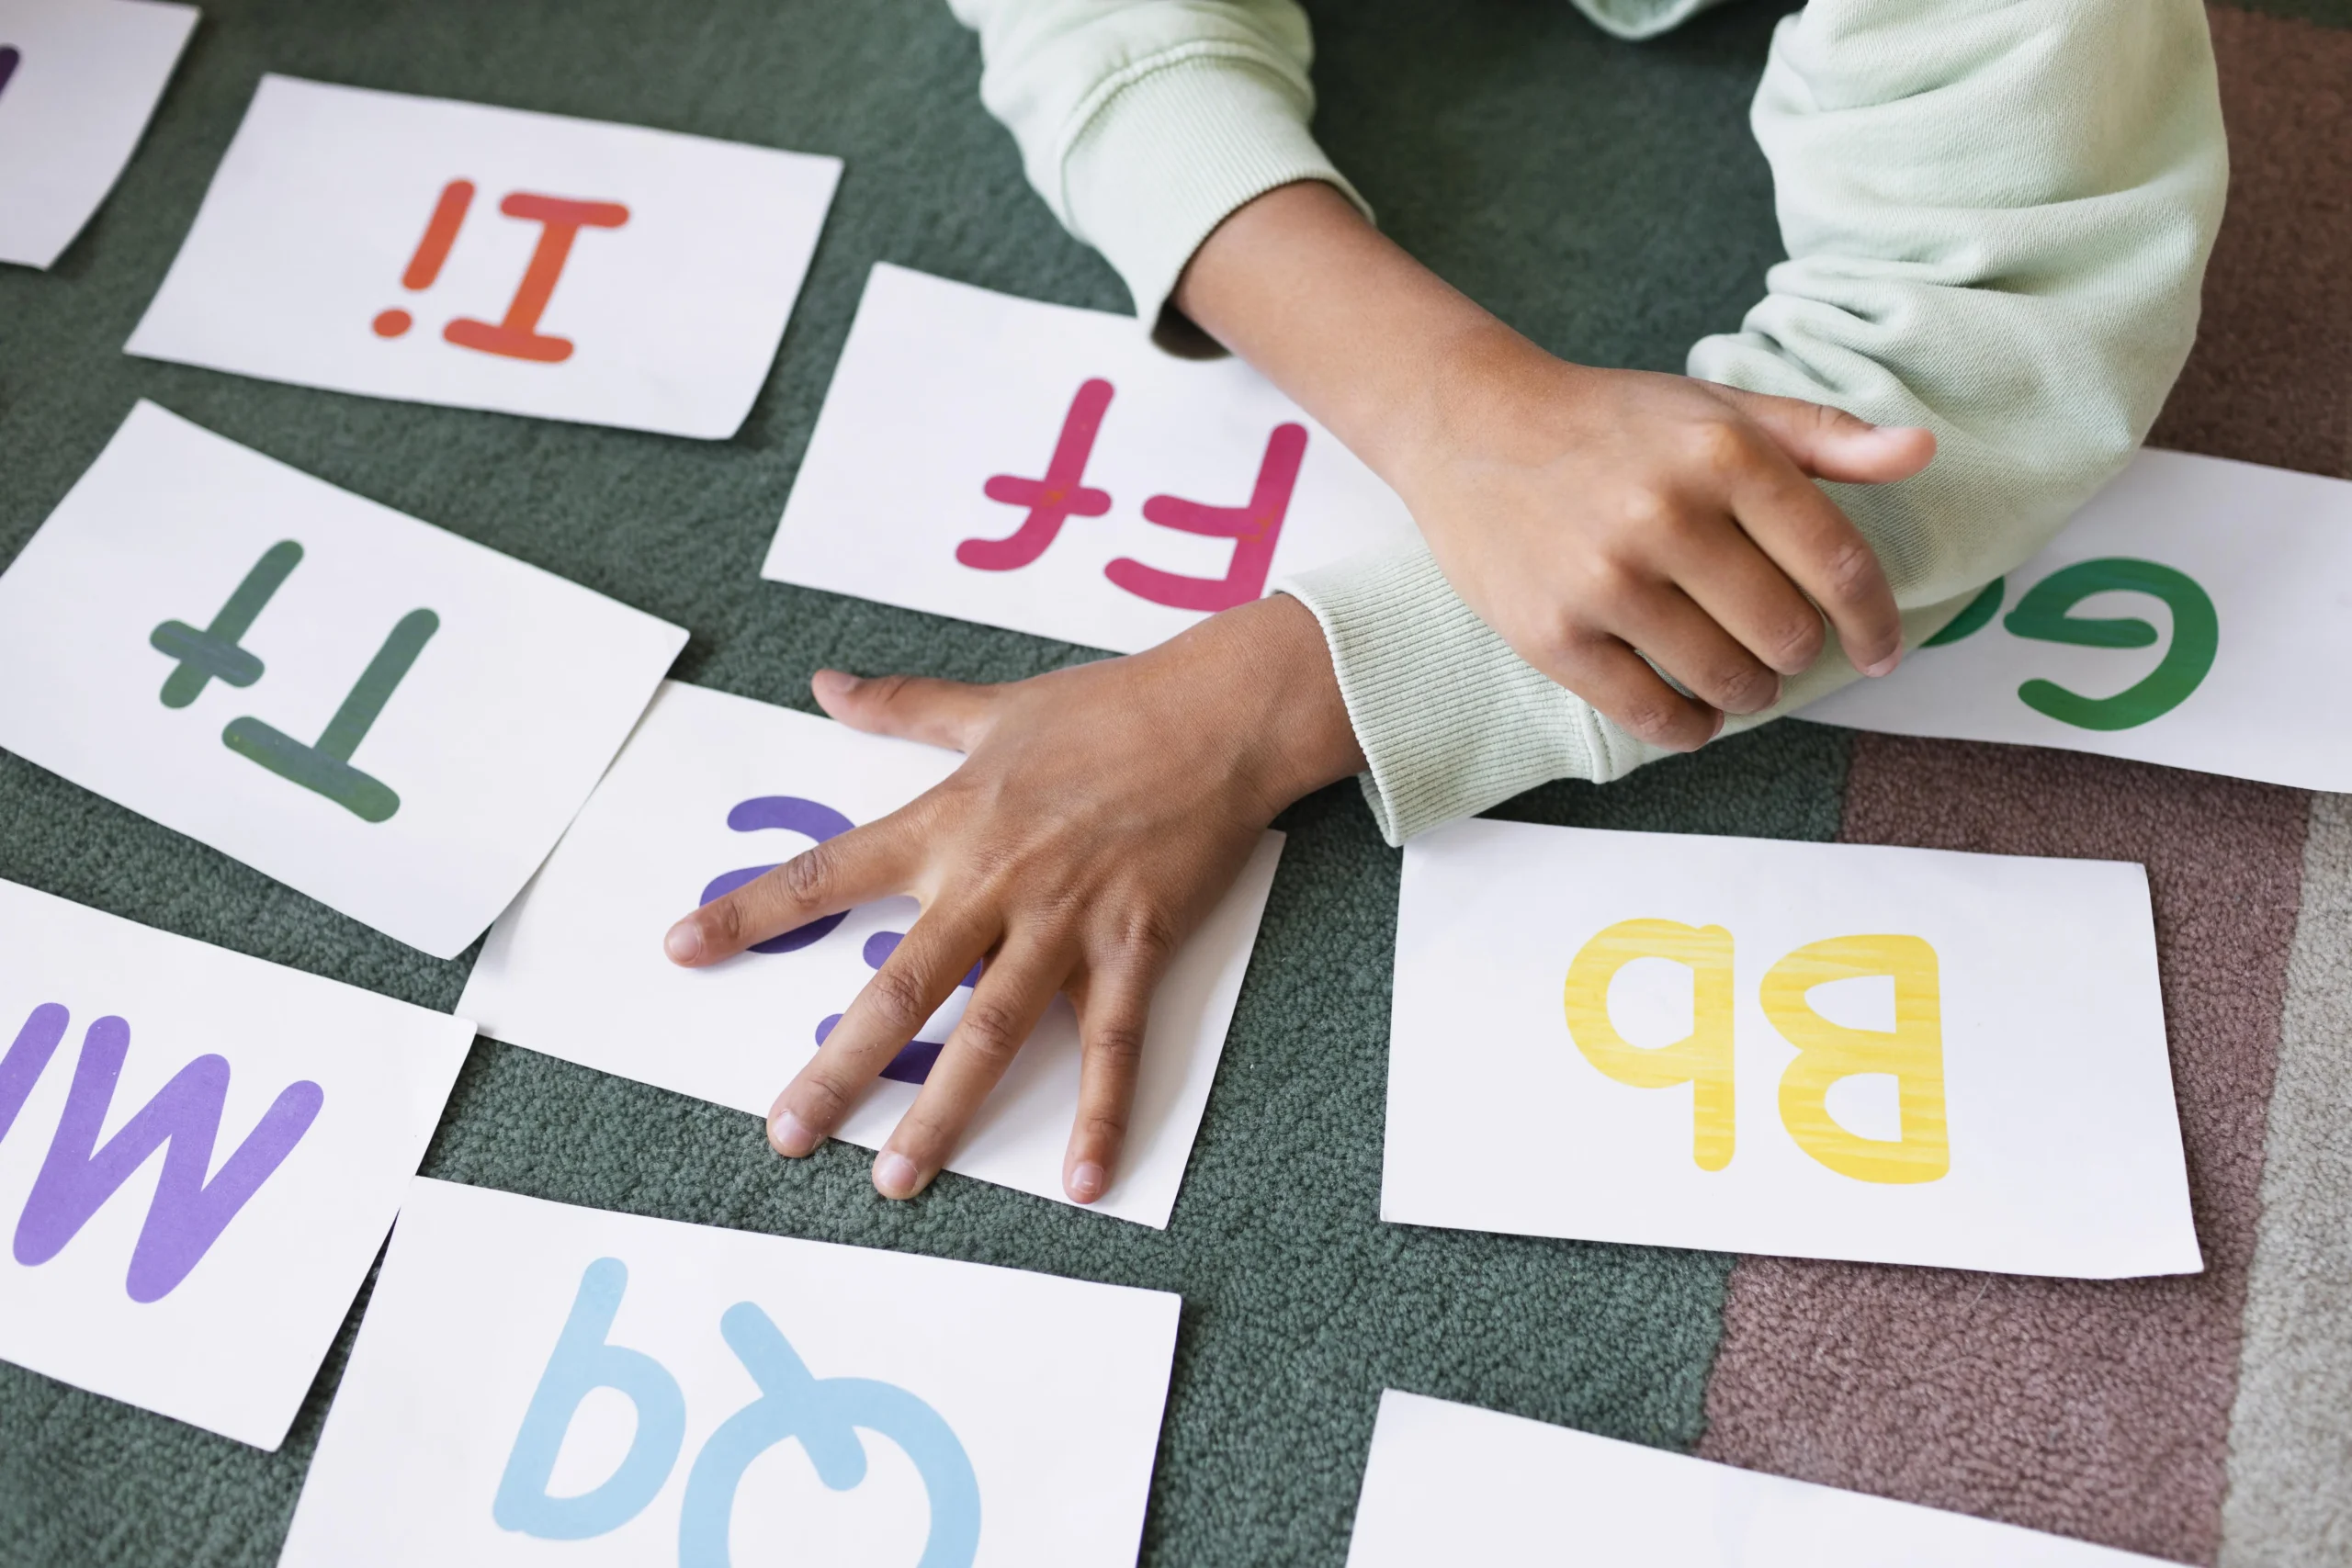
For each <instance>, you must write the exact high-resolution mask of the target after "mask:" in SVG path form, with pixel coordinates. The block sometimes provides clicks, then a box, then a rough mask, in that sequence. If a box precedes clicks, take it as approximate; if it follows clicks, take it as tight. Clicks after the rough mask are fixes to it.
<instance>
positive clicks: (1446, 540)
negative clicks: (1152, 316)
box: [1390, 326, 1935, 750]
mask: <svg viewBox="0 0 2352 1568" xmlns="http://www.w3.org/2000/svg"><path fill="white" fill-rule="evenodd" d="M1439 374H1440V376H1441V377H1442V386H1441V387H1440V389H1438V391H1437V395H1436V396H1435V397H1434V399H1433V400H1432V404H1431V407H1432V411H1433V417H1432V418H1431V419H1430V428H1429V429H1428V431H1427V432H1426V433H1425V434H1422V435H1421V436H1419V438H1418V439H1417V440H1416V441H1415V442H1414V443H1413V444H1412V446H1411V448H1410V450H1409V451H1408V452H1407V453H1404V454H1400V455H1399V457H1397V459H1396V460H1395V461H1393V462H1392V463H1391V465H1390V467H1391V470H1392V478H1393V482H1395V483H1396V484H1397V489H1398V491H1399V492H1400V493H1401V494H1402V495H1403V496H1404V499H1405V502H1406V504H1407V505H1408V506H1409V507H1410V508H1411V510H1412V513H1413V517H1414V520H1415V521H1416V522H1418V523H1419V525H1420V527H1421V533H1422V536H1423V537H1424V538H1426V539H1427V540H1428V541H1429V545H1430V552H1431V553H1432V554H1433V555H1434V556H1435V557H1436V558H1437V562H1438V565H1439V566H1440V567H1442V568H1443V569H1444V571H1445V574H1446V578H1447V580H1448V581H1451V582H1452V583H1453V587H1454V591H1455V592H1458V593H1460V594H1461V595H1462V597H1463V599H1464V601H1465V602H1466V603H1467V604H1469V605H1470V607H1471V608H1472V609H1473V610H1475V611H1476V612H1477V614H1478V616H1479V618H1480V619H1482V620H1484V621H1485V622H1486V623H1487V625H1488V626H1492V627H1494V629H1495V630H1496V631H1497V632H1498V633H1499V634H1500V635H1501V636H1502V637H1503V639H1504V640H1505V641H1507V642H1509V643H1510V645H1511V648H1512V649H1513V650H1514V651H1516V652H1517V653H1518V654H1519V656H1520V657H1521V659H1524V660H1527V661H1528V662H1529V663H1530V664H1532V665H1533V666H1535V668H1537V669H1538V670H1541V671H1544V673H1545V674H1546V675H1549V676H1550V677H1552V679H1553V680H1555V681H1556V682H1559V683H1560V684H1561V685H1563V686H1566V687H1567V688H1568V689H1569V690H1570V691H1572V692H1574V693H1576V694H1577V695H1578V696H1580V697H1583V698H1584V699H1585V700H1586V701H1587V702H1589V703H1590V704H1592V705H1593V706H1595V707H1597V708H1599V709H1600V711H1601V712H1602V713H1604V714H1607V715H1608V716H1610V717H1611V718H1612V719H1614V720H1616V721H1617V723H1618V724H1620V725H1622V726H1623V727H1624V728H1626V729H1627V730H1629V731H1630V732H1632V733H1633V734H1634V735H1635V736H1637V737H1639V738H1640V739H1644V740H1646V741H1648V742H1650V743H1651V744H1653V745H1657V746H1663V747H1667V748H1668V749H1670V750H1694V749H1695V748H1697V747H1699V746H1702V745H1704V744H1705V743H1706V742H1707V741H1708V740H1709V739H1712V738H1713V736H1714V734H1715V732H1716V731H1717V730H1718V729H1720V728H1722V726H1723V721H1724V714H1750V713H1760V712H1762V711H1763V710H1764V709H1766V708H1769V707H1770V706H1772V705H1774V704H1775V703H1777V702H1778V701H1779V700H1780V695H1781V680H1782V678H1783V677H1784V676H1789V675H1794V674H1797V673H1798V672H1800V671H1804V670H1805V669H1807V668H1809V667H1810V666H1811V665H1812V664H1813V662H1814V660H1816V659H1818V658H1819V657H1820V655H1821V650H1822V637H1823V634H1822V615H1827V617H1828V619H1829V624H1830V625H1831V626H1835V627H1836V628H1837V630H1838V640H1839V642H1840V643H1841V645H1842V646H1843V647H1844V649H1845V651H1846V654H1847V657H1848V658H1849V659H1850V660H1853V662H1854V664H1855V666H1856V667H1857V668H1858V669H1860V670H1861V671H1863V673H1865V674H1870V675H1883V674H1884V673H1886V672H1887V671H1890V670H1892V669H1894V665H1895V662H1896V660H1898V659H1899V658H1900V657H1901V654H1902V649H1903V626H1902V621H1901V618H1900V616H1899V615H1898V614H1897V612H1896V609H1895V604H1894V593H1893V592H1892V591H1891V590H1889V588H1888V587H1887V582H1886V578H1885V575H1884V574H1883V572H1881V570H1879V564H1878V558H1877V557H1876V556H1875V555H1874V554H1872V553H1871V547H1870V545H1869V543H1868V542H1867V541H1866V540H1864V539H1863V537H1862V536H1861V534H1860V531H1859V530H1857V529H1856V528H1855V526H1854V525H1853V524H1852V523H1850V522H1849V521H1848V520H1847V518H1846V516H1845V514H1844V513H1841V512H1840V511H1838V507H1837V506H1836V505H1835V504H1834V503H1833V502H1831V501H1830V500H1829V498H1828V497H1827V496H1826V495H1825V494H1824V493H1823V492H1822V491H1821V490H1820V488H1819V487H1818V486H1817V485H1815V484H1814V483H1813V482H1812V480H1813V479H1816V478H1818V479H1838V480H1845V481H1848V482H1857V483H1876V482H1883V481H1886V480H1891V479H1908V478H1909V477H1910V476H1911V475H1913V474H1915V473H1917V472H1918V471H1919V470H1920V469H1921V468H1924V467H1926V466H1927V463H1928V458H1929V457H1932V456H1933V454H1934V451H1935V438H1934V437H1933V436H1932V435H1930V434H1928V432H1926V431H1924V430H1907V429H1880V428H1878V427H1875V426H1872V425H1870V424H1867V423H1863V422H1862V421H1860V420H1858V419H1855V418H1853V417H1852V416H1851V415H1849V414H1844V413H1840V412H1838V411H1836V410H1834V409H1828V408H1824V407H1823V406H1821V405H1820V404H1817V403H1808V402H1799V401H1796V400H1792V399H1786V398H1768V397H1761V396H1758V395H1756V394H1754V393H1748V392H1742V391H1738V390H1736V389H1732V388H1729V387H1723V386H1718V385H1716V384H1714V383H1713V382H1709V381H1699V380H1693V379H1691V378H1688V377H1683V376H1661V375H1653V374H1647V373H1645V372H1640V371H1628V370H1593V369H1588V368H1585V367H1580V366H1575V365H1570V364H1566V363H1565V362H1564V361H1561V360H1558V359H1555V358H1553V357H1552V356H1551V355H1548V354H1545V353H1544V351H1543V350H1541V349H1539V348H1537V347H1536V346H1535V345H1534V344H1531V343H1529V342H1527V341H1526V340H1525V339H1524V338H1521V337H1520V336H1519V335H1518V334H1517V333H1511V332H1509V331H1508V330H1507V329H1504V328H1501V327H1500V326H1498V327H1496V328H1495V329H1494V330H1493V331H1492V332H1491V333H1483V334H1476V335H1473V336H1471V337H1470V338H1469V339H1468V340H1467V341H1466V342H1464V343H1461V344H1457V345H1456V349H1455V353H1454V355H1453V357H1452V358H1451V360H1450V361H1449V362H1448V363H1447V364H1446V365H1445V367H1443V368H1442V370H1441V371H1440V372H1439ZM1815 605H1818V606H1819V607H1820V608H1819V612H1818V613H1816V611H1815ZM1643 655H1646V656H1647V658H1648V660H1653V661H1655V663H1656V665H1657V669H1653V668H1652V667H1651V664H1650V663H1648V662H1645V660H1644V659H1643V657H1642V656H1643ZM1659 670H1663V671H1665V672H1666V673H1667V674H1668V675H1671V676H1672V677H1674V679H1675V680H1677V681H1679V682H1681V683H1682V685H1684V686H1686V687H1688V688H1689V689H1690V690H1691V692H1692V693H1694V694H1696V698H1697V700H1695V701H1694V700H1692V698H1691V697H1689V696H1685V695H1683V694H1681V693H1679V692H1678V691H1676V690H1675V689H1674V688H1673V687H1672V686H1670V685H1668V683H1667V682H1665V681H1664V680H1662V679H1660V678H1659V675H1658V673H1657V671H1659Z"/></svg>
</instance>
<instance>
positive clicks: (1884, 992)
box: [1381, 821, 2201, 1279]
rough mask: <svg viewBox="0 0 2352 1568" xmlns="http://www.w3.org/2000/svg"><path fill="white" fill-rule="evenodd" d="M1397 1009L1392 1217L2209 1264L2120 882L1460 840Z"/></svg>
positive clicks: (1586, 839)
mask: <svg viewBox="0 0 2352 1568" xmlns="http://www.w3.org/2000/svg"><path fill="white" fill-rule="evenodd" d="M1396 987H1397V989H1396V1007H1395V1013H1394V1017H1393V1021H1392V1024H1391V1035H1390V1043H1389V1064H1388V1122H1387V1148H1386V1156H1385V1162H1386V1163H1385V1171H1384V1176H1383V1180H1382V1185H1381V1216H1382V1217H1383V1218H1384V1219H1387V1220H1391V1221H1397V1222H1401V1223H1404V1224H1425V1225H1450V1226H1455V1227H1460V1228H1464V1229H1473V1230H1489V1231H1504V1232H1510V1233H1514V1234H1518V1235H1550V1236H1568V1237H1575V1238H1579V1239H1584V1240H1592V1241H1613V1242H1634V1243H1647V1244H1653V1245H1658V1246H1667V1247H1707V1248H1712V1249H1715V1250H1718V1251H1724V1252H1755V1253H1776V1254H1782V1255H1787V1256H1792V1257H1800V1258H1850V1259H1855V1260H1859V1261H1864V1262H1880V1263H1917V1264H1935V1265H1944V1266H1949V1267H1952V1268H1962V1269H1987V1270H1992V1271H1995V1272H1999V1273H2013V1274H2047V1275H2063V1276H2074V1277H2079V1278H2085V1279H2114V1278H2121V1277H2125V1276H2131V1275H2143V1274H2182V1273H2194V1272H2196V1271H2197V1270H2198V1269H2199V1268H2200V1267H2201V1263H2200V1260H2199V1252H2198V1247H2197V1236H2196V1233H2195V1229H2194V1227H2193V1225H2192V1224H2191V1222H2190V1217H2189V1205H2188V1172H2187V1168H2186V1165H2185V1162H2184V1160H2183V1157H2182V1153H2181V1144H2180V1126H2179V1122H2178V1119H2177V1113H2176V1111H2175V1108H2174V1104H2173V1093H2172V1069H2171V1063H2170V1060H2169V1057H2168V1055H2167V1053H2166V1048H2165V1020H2164V1007H2163V1000H2162V998H2161V996H2160V995H2159V993H2158V990H2157V984H2156V949H2155V931H2154V920H2153V919H2152V917H2151V915H2150V910H2149V904H2148V888H2147V878H2146V874H2145V873H2144V872H2143V871H2142V869H2141V868H2140V867H2139V866H2137V865H2131V864H2125V863H2118V862H2110V861H2070V860H2030V859H2025V858H2021V857H2013V856H2006V855H1978V854H1960V853H1954V852H1950V851H1942V850H1915V849H1889V848H1881V847H1877V846H1872V845H1859V844H1811V843H1791V842H1781V841H1777V840H1751V839H1720V838H1705V837H1698V836H1691V835H1679V834H1654V833H1612V832H1597V831H1592V830H1589V829H1574V828H1544V827H1532V826H1529V825H1527V824H1523V823H1515V822H1490V821H1470V822H1461V823H1456V824H1454V825H1453V826H1451V827H1447V828H1442V829H1438V830H1437V831H1435V832H1431V833H1429V834H1426V835H1424V836H1422V837H1421V838H1419V839H1416V840H1413V841H1412V842H1411V843H1409V844H1408V845H1407V846H1406V847H1405V867H1404V886H1403V891H1402V894H1401V897H1400V901H1399V908H1398V911H1397V979H1396ZM1465 1147H1467V1148H1472V1149H1476V1150H1477V1151H1478V1154H1477V1157H1476V1158H1475V1159H1465V1158H1464V1157H1463V1153H1462V1151H1463V1150H1464V1148H1465Z"/></svg>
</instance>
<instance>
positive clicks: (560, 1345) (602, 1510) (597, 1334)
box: [490, 1258, 686, 1540]
mask: <svg viewBox="0 0 2352 1568" xmlns="http://www.w3.org/2000/svg"><path fill="white" fill-rule="evenodd" d="M627 1289H628V1268H627V1267H626V1266H625V1265H623V1264H622V1262H621V1260H620V1259H619V1258H598V1259H596V1261H595V1262H594V1263H591V1264H590V1265H588V1268H587V1269H586V1271H585V1272H583V1273H582V1275H581V1276H580V1293H579V1295H578V1296H576V1297H574V1298H573V1300H572V1303H571V1316H570V1317H568V1318H566V1319H565V1320H564V1325H563V1333H562V1334H561V1335H560V1336H559V1337H557V1339H556V1342H555V1354H554V1355H552V1356H549V1357H548V1366H547V1371H544V1372H542V1373H540V1374H539V1386H538V1390H537V1392H536V1393H533V1394H532V1395H531V1407H530V1408H529V1409H528V1410H527V1411H526V1412H524V1415H523V1429H522V1430H521V1431H519V1432H517V1433H516V1434H515V1448H514V1450H513V1451H512V1452H511V1453H509V1454H508V1455H507V1456H506V1473H505V1474H504V1475H503V1476H501V1477H499V1481H498V1498H497V1500H496V1501H495V1502H494V1503H492V1505H491V1510H490V1512H491V1517H492V1518H493V1519H496V1520H497V1521H498V1523H499V1525H500V1527H501V1528H502V1529H510V1530H520V1531H522V1532H523V1533H524V1534H525V1535H532V1536H537V1537H538V1538H539V1539H540V1540H587V1539H588V1538H589V1537H591V1536H598V1535H603V1534H604V1533H605V1531H607V1530H615V1529H619V1528H620V1527H621V1526H623V1525H625V1524H627V1523H628V1521H629V1520H631V1519H633V1518H635V1517H637V1516H638V1514H639V1512H640V1511H642V1510H643V1508H644V1507H645V1506H646V1505H647V1504H648V1503H650V1502H651V1501H653V1498H654V1496H655V1495H656V1494H658V1493H659V1492H660V1491H661V1490H662V1483H664V1482H666V1481H668V1480H669V1479H670V1468H671V1466H673V1465H674V1464H676V1463H677V1462H678V1449H679V1446H680V1445H681V1444H682V1443H684V1441H685V1436H686V1398H685V1395H684V1393H680V1392H679V1389H678V1380H677V1379H675V1378H673V1377H672V1376H671V1375H670V1374H669V1372H668V1371H665V1370H664V1369H663V1367H662V1363H661V1362H659V1361H657V1360H655V1359H653V1358H652V1357H650V1356H649V1355H647V1354H645V1353H644V1352H643V1351H641V1350H630V1349H625V1348H622V1347H620V1346H618V1345H607V1344H606V1343H605V1335H606V1334H608V1333H610V1332H611V1331H612V1326H613V1319H614V1317H615V1316H616V1315H617V1314H619V1312H620V1309H621V1292H623V1291H626V1290H627ZM599 1388H609V1389H615V1390H617V1391H618V1392H620V1393H624V1394H627V1395H628V1401H629V1403H630V1404H633V1405H635V1406H636V1407H637V1431H636V1433H635V1434H634V1435H633V1436H631V1438H629V1444H628V1457H627V1458H625V1459H623V1460H622V1461H621V1462H620V1467H619V1468H618V1469H616V1470H615V1471H614V1472H613V1473H612V1474H611V1475H609V1476H607V1477H605V1480H604V1482H603V1483H601V1484H599V1485H597V1486H596V1487H594V1488H593V1489H592V1490H590V1491H587V1492H583V1493H581V1494H580V1495H578V1496H576V1497H551V1496H549V1495H548V1481H549V1480H550V1479H551V1478H552V1477H553V1476H554V1474H555V1461H556V1455H557V1454H558V1453H559V1452H560V1451H561V1450H562V1448H563V1436H564V1434H565V1433H566V1432H568V1431H570V1430H571V1418H572V1416H575V1415H576V1414H578V1413H579V1410H580V1402H581V1401H582V1400H583V1399H585V1398H587V1397H588V1394H589V1392H590V1391H591V1390H594V1389H599Z"/></svg>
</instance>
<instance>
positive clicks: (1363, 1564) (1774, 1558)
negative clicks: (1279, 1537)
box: [1348, 1389, 2157, 1568]
mask: <svg viewBox="0 0 2352 1568" xmlns="http://www.w3.org/2000/svg"><path fill="white" fill-rule="evenodd" d="M1564 1539H1572V1540H1574V1541H1575V1543H1576V1545H1575V1551H1574V1553H1573V1554H1572V1555H1563V1552H1562V1549H1561V1542H1562V1540H1564ZM1571 1561H1573V1562H1592V1563H1611V1564H1617V1563H1636V1562H1638V1563H1641V1564H1643V1565H1644V1568H1897V1565H1899V1568H1984V1565H1985V1564H1987V1563H1996V1562H1997V1563H2001V1564H2003V1565H2004V1568H2131V1565H2132V1564H2135V1563H2136V1564H2140V1565H2142V1568H2155V1564H2156V1561H2157V1560H2156V1559H2154V1558H2153V1557H2142V1556H2140V1555H2139V1554H2137V1553H2136V1552H2130V1551H2117V1550H2116V1549H2115V1548H2113V1547H2109V1546H2095V1545H2093V1544H2092V1543H2090V1542H2089V1541H2086V1540H2073V1539H2070V1538H2068V1537H2066V1536H2056V1535H2044V1534H2042V1533H2041V1532H2040V1531H2038V1530H2030V1529H2019V1528H2018V1526H2016V1525H2008V1524H1996V1523H1995V1522H1994V1521H1992V1520H1990V1519H1979V1518H1972V1517H1969V1516H1968V1515H1966V1514H1951V1513H1946V1512H1944V1511H1943V1510H1942V1509H1939V1508H1927V1507H1922V1506H1919V1505H1918V1504H1916V1503H1898V1502H1894V1501H1893V1500H1891V1499H1889V1498H1885V1497H1873V1496H1870V1495H1867V1494H1864V1493H1860V1492H1847V1491H1842V1490H1840V1489H1839V1488H1838V1487H1834V1486H1822V1485H1819V1484H1816V1483H1813V1482H1807V1481H1790V1480H1786V1479H1784V1478H1782V1477H1781V1476H1777V1475H1764V1474H1760V1473H1758V1472H1756V1471H1752V1470H1736V1469H1734V1468H1733V1467H1732V1466H1730V1465H1727V1464H1716V1463H1713V1462H1712V1461H1707V1460H1702V1459H1692V1458H1691V1457H1689V1456H1687V1455H1684V1454H1678V1453H1668V1452H1667V1451H1665V1450H1661V1449H1653V1448H1645V1447H1644V1446H1643V1445H1641V1444H1639V1443H1627V1442H1621V1441H1618V1440H1617V1439H1615V1438H1600V1437H1595V1436H1593V1435H1592V1434H1591V1433H1589V1432H1578V1431H1574V1430H1572V1429H1570V1428H1568V1427H1554V1426H1550V1425H1548V1424H1546V1423H1544V1422H1542V1421H1530V1420H1528V1419H1527V1418H1526V1417H1524V1416H1505V1415H1501V1414H1499V1413H1498V1412H1496V1411H1492V1410H1480V1409H1478V1408H1476V1406H1473V1405H1468V1404H1453V1403H1451V1402H1449V1401H1446V1400H1442V1399H1430V1398H1427V1397H1425V1396H1423V1395H1420V1394H1415V1393H1398V1392H1397V1391H1396V1390H1395V1389H1390V1390H1389V1391H1387V1392H1386V1393H1383V1394H1382V1395H1381V1396H1380V1416H1379V1419H1378V1421H1377V1422H1376V1423H1375V1424H1374V1427H1373V1432H1372V1453H1371V1457H1370V1458H1369V1460H1368V1461H1366V1463H1365V1465H1364V1474H1363V1495H1362V1496H1361V1497H1360V1498H1359V1499H1358V1501H1357V1503H1356V1521H1355V1534H1354V1537H1353V1539H1352V1540H1351V1541H1350V1542H1349V1546H1348V1568H1427V1565H1428V1564H1430V1563H1433V1562H1492V1563H1503V1562H1529V1563H1532V1562H1571Z"/></svg>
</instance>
